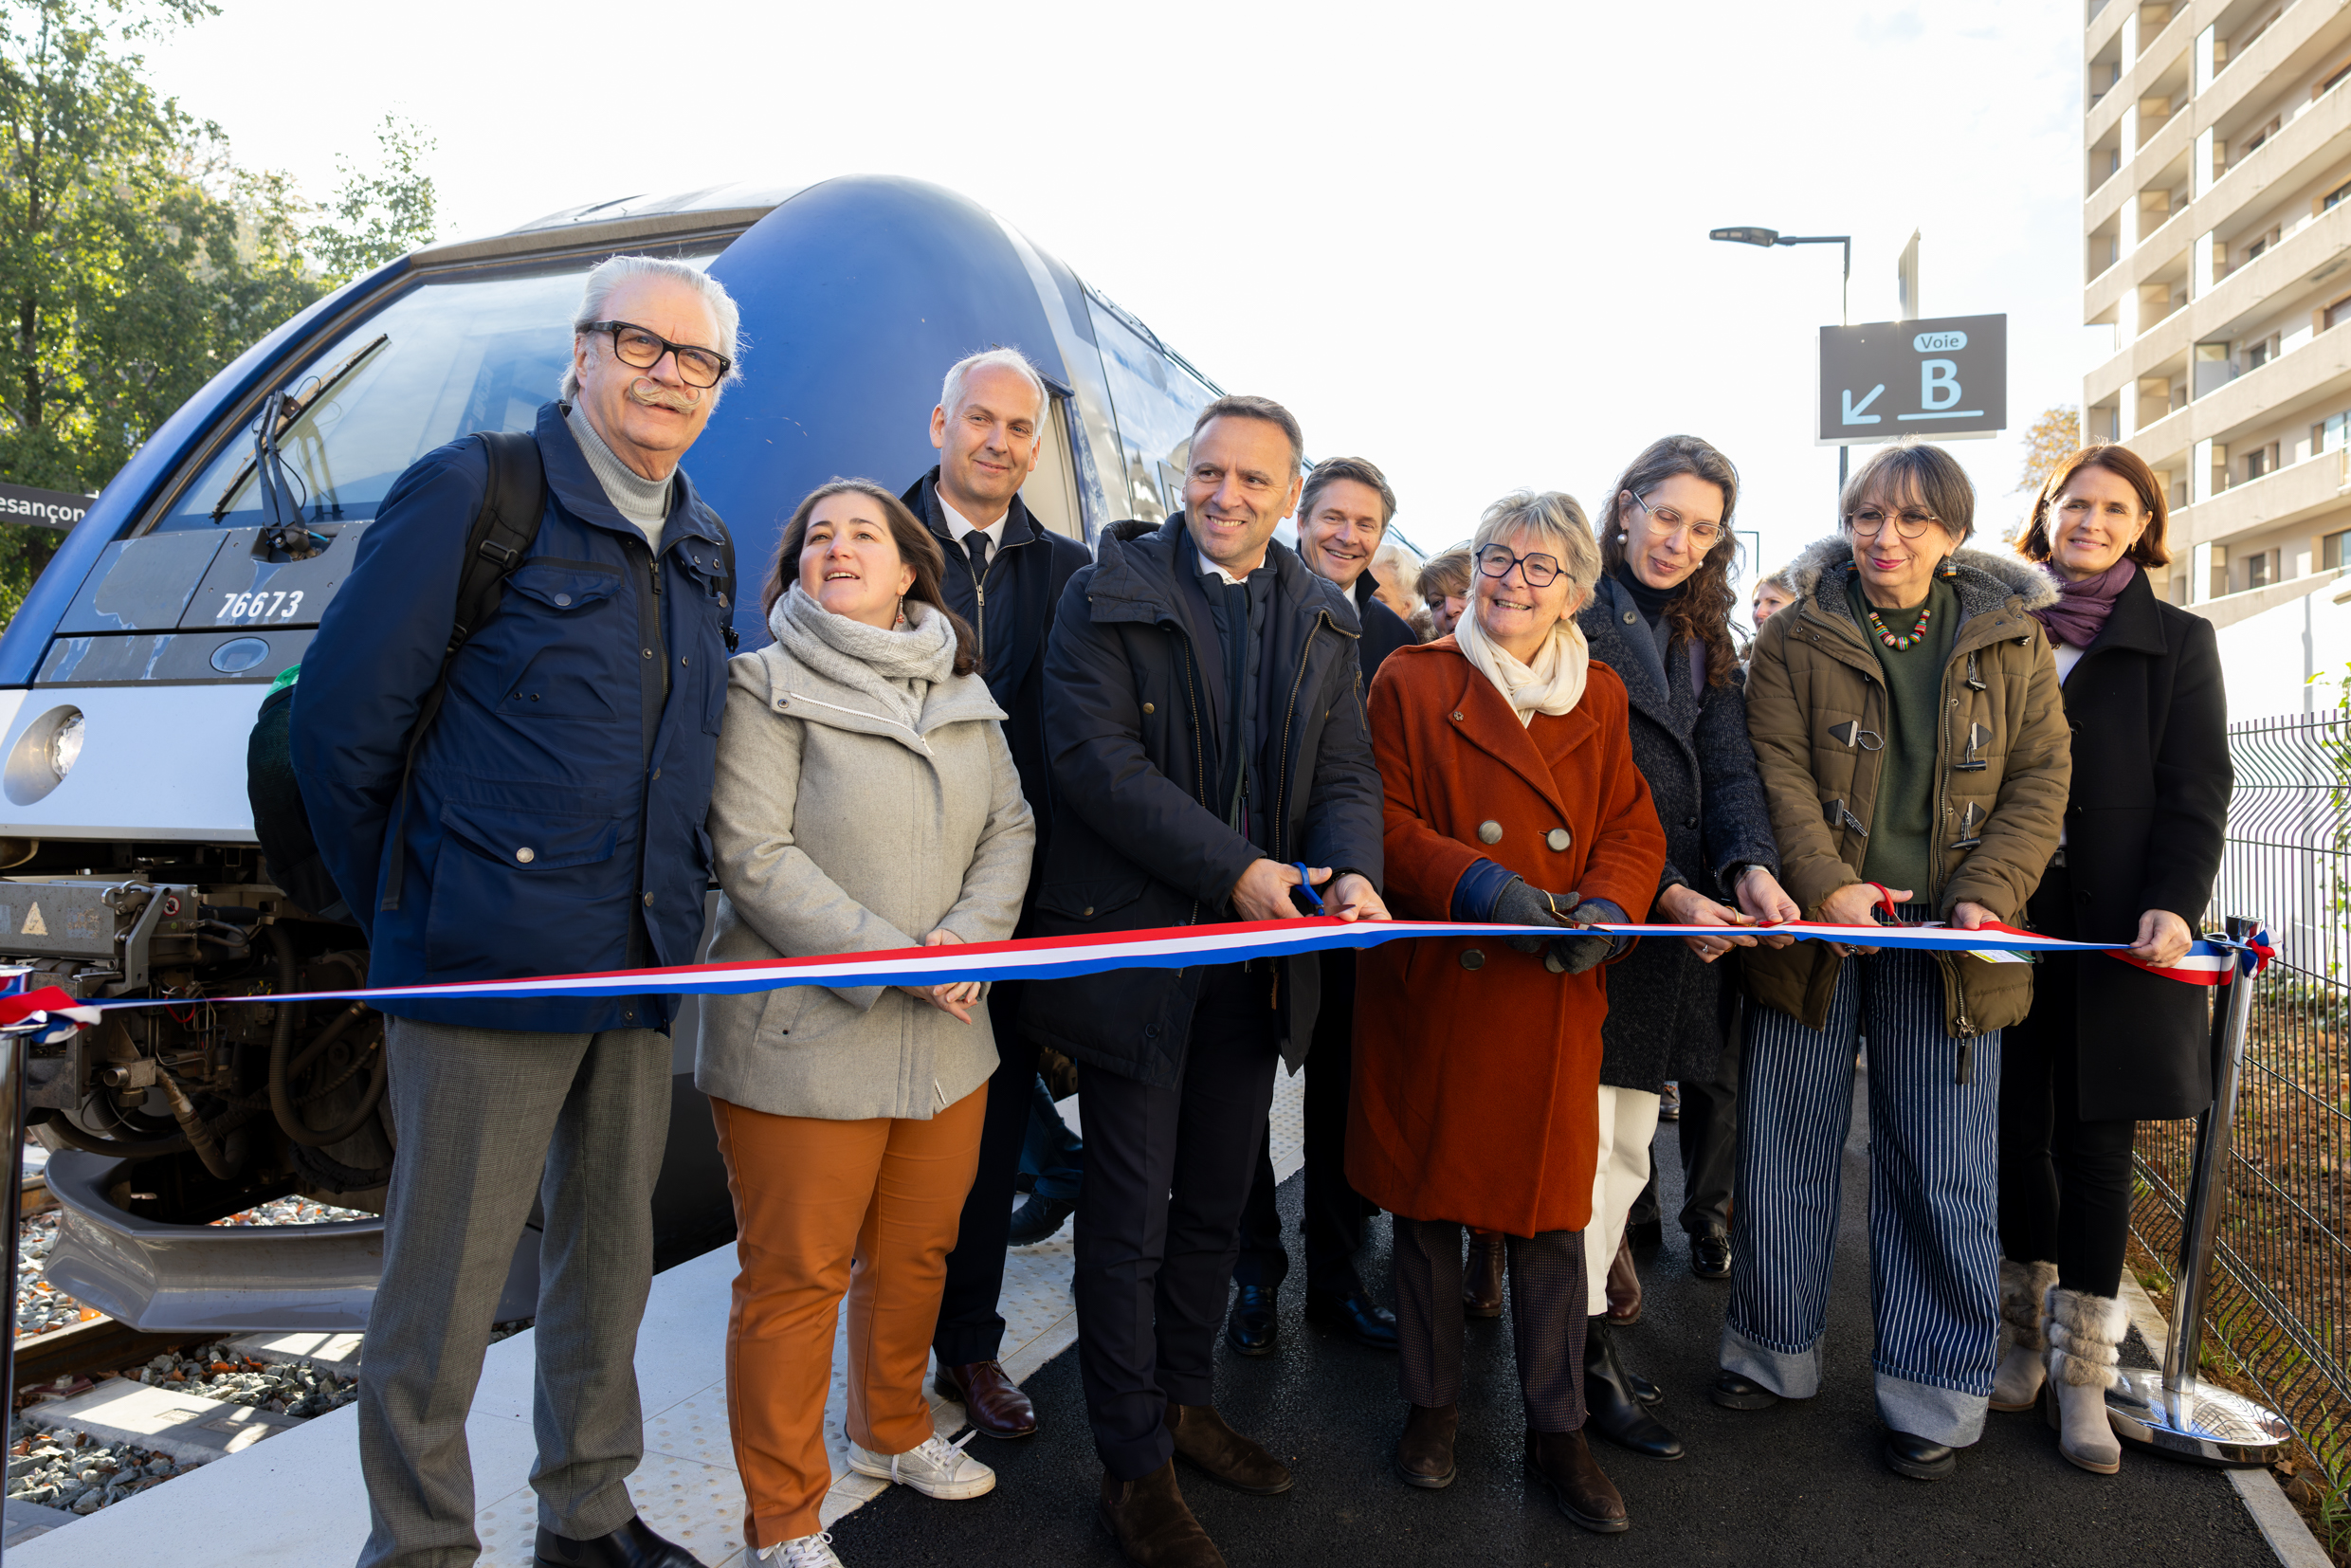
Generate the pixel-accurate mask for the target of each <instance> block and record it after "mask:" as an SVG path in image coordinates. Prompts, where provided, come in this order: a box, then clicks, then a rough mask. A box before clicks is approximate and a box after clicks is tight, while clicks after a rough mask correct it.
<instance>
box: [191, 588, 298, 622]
mask: <svg viewBox="0 0 2351 1568" xmlns="http://www.w3.org/2000/svg"><path fill="white" fill-rule="evenodd" d="M301 608H302V591H301V589H299V588H298V589H296V590H294V591H293V592H292V593H287V592H285V591H284V590H283V589H281V590H279V591H278V592H277V593H266V592H264V593H231V594H229V595H228V596H227V597H226V598H225V599H224V600H223V601H222V603H221V607H220V610H219V611H218V612H217V613H215V614H214V615H213V617H212V619H213V620H215V621H290V620H292V619H293V618H294V617H295V616H296V615H298V614H300V613H301Z"/></svg>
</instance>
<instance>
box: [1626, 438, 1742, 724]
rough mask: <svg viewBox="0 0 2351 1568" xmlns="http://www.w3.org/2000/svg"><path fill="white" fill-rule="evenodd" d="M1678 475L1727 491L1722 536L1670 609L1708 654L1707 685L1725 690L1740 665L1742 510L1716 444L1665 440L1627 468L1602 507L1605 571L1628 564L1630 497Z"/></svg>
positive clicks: (1735, 480)
mask: <svg viewBox="0 0 2351 1568" xmlns="http://www.w3.org/2000/svg"><path fill="white" fill-rule="evenodd" d="M1677 474H1687V475H1689V476H1690V477H1691V478H1692V479H1696V480H1702V481H1704V483H1708V484H1711V485H1713V486H1714V487H1715V488H1716V489H1718V490H1720V491H1722V538H1719V539H1717V540H1715V541H1714V545H1713V548H1711V549H1709V550H1708V551H1707V552H1706V554H1705V556H1704V557H1703V558H1702V559H1701V560H1700V561H1699V563H1698V570H1697V571H1695V572H1693V573H1691V574H1689V576H1688V577H1686V578H1685V579H1684V580H1683V584H1682V592H1681V593H1679V594H1678V595H1676V597H1675V598H1674V601H1673V602H1672V603H1671V604H1670V605H1668V606H1667V607H1666V624H1667V625H1668V626H1669V627H1671V628H1673V629H1674V630H1675V631H1678V632H1680V633H1681V634H1682V637H1683V638H1684V640H1685V641H1687V642H1690V643H1694V644H1697V645H1698V646H1699V647H1704V649H1705V650H1706V684H1708V685H1710V686H1726V685H1729V684H1730V683H1731V674H1732V672H1733V671H1735V670H1736V669H1738V667H1739V644H1738V640H1737V638H1736V637H1735V636H1734V635H1733V633H1732V631H1731V611H1733V610H1735V609H1737V608H1738V605H1739V595H1738V594H1737V593H1734V592H1732V589H1731V565H1732V563H1733V562H1734V561H1736V560H1737V559H1738V558H1739V536H1738V535H1736V534H1734V533H1732V532H1731V514H1732V513H1734V512H1736V511H1737V510H1738V509H1739V470H1738V469H1737V468H1736V467H1734V466H1733V465H1732V464H1731V460H1730V459H1729V458H1727V457H1724V456H1723V455H1722V452H1721V451H1719V450H1717V449H1716V447H1715V446H1714V444H1713V443H1712V442H1708V441H1702V440H1700V439H1699V438H1698V437H1696V436H1694V435H1668V436H1661V437H1659V438H1658V439H1657V440H1655V441H1652V442H1650V443H1649V446H1648V447H1645V448H1644V449H1643V450H1642V452H1641V455H1640V456H1639V457H1636V458H1634V459H1633V460H1632V461H1631V463H1629V464H1627V465H1625V471H1624V472H1623V473H1621V474H1619V475H1617V476H1616V486H1615V488H1614V489H1613V490H1611V491H1609V493H1608V503H1607V504H1606V505H1604V506H1602V507H1601V508H1600V569H1601V571H1603V572H1612V573H1613V572H1614V571H1615V570H1616V569H1617V568H1618V567H1620V566H1622V565H1623V564H1624V563H1625V546H1624V540H1623V538H1622V536H1623V534H1624V531H1625V525H1624V521H1623V518H1622V516H1621V513H1622V510H1623V507H1624V500H1625V496H1626V494H1627V493H1628V492H1630V493H1631V494H1632V495H1633V496H1635V497H1638V496H1640V495H1641V494H1642V492H1644V491H1647V490H1653V489H1655V488H1656V487H1657V486H1658V485H1660V484H1663V483H1665V482H1666V481H1668V480H1669V479H1671V478H1673V477H1674V476H1675V475H1677Z"/></svg>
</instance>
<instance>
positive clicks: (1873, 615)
mask: <svg viewBox="0 0 2351 1568" xmlns="http://www.w3.org/2000/svg"><path fill="white" fill-rule="evenodd" d="M1930 613H1932V611H1931V610H1930V608H1929V607H1928V606H1926V605H1921V606H1919V624H1918V625H1916V626H1914V627H1912V628H1911V629H1910V634H1909V635H1908V636H1907V637H1902V636H1897V635H1895V633H1894V630H1893V629H1892V628H1890V627H1888V626H1887V625H1886V623H1885V622H1884V621H1882V620H1880V619H1878V612H1877V611H1876V610H1875V609H1874V608H1873V609H1872V610H1871V611H1869V629H1870V630H1872V631H1874V632H1876V633H1877V634H1878V641H1879V642H1881V643H1884V644H1885V645H1886V647H1890V648H1892V649H1893V650H1894V651H1895V652H1897V653H1900V652H1901V651H1902V650H1903V649H1904V648H1906V647H1910V646H1911V645H1912V644H1913V643H1916V642H1917V641H1918V640H1919V639H1920V638H1922V637H1924V636H1925V635H1926V618H1927V616H1928V615H1929V614H1930Z"/></svg>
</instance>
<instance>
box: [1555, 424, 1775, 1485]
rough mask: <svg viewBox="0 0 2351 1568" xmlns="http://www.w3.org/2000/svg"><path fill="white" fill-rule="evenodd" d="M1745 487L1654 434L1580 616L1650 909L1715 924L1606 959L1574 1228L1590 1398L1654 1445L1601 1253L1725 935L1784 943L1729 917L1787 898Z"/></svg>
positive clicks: (1664, 1440)
mask: <svg viewBox="0 0 2351 1568" xmlns="http://www.w3.org/2000/svg"><path fill="white" fill-rule="evenodd" d="M1738 502H1739V471H1738V470H1737V469H1736V468H1734V467H1732V466H1731V462H1730V459H1728V458H1726V457H1724V456H1723V455H1722V453H1721V452H1719V451H1717V450H1715V448H1714V447H1711V446H1709V445H1707V444H1706V443H1705V442H1704V441H1701V440H1699V439H1698V438H1697V437H1696V436H1689V435H1669V436H1667V437H1665V438H1664V439H1662V440H1659V441H1656V442H1652V443H1651V444H1650V445H1649V447H1648V449H1646V450H1645V451H1643V452H1642V453H1641V455H1640V456H1638V457H1636V458H1634V459H1633V460H1632V463H1631V465H1630V466H1629V467H1627V468H1626V469H1625V471H1624V473H1623V474H1622V475H1621V476H1620V477H1619V478H1618V480H1617V482H1616V487H1615V489H1614V490H1613V491H1612V492H1611V493H1610V495H1609V499H1608V501H1607V503H1606V505H1605V506H1603V507H1602V508H1601V512H1600V520H1599V524H1598V530H1599V535H1600V561H1601V565H1602V568H1603V570H1602V572H1601V575H1600V581H1599V585H1598V587H1597V588H1596V589H1595V591H1594V593H1593V596H1592V602H1591V603H1590V604H1589V605H1587V606H1586V607H1585V609H1584V611H1583V613H1582V615H1581V616H1579V617H1578V624H1579V625H1580V626H1582V628H1583V630H1584V636H1585V638H1586V639H1587V640H1588V641H1589V642H1590V643H1591V645H1592V656H1593V658H1595V659H1596V660H1599V661H1601V662H1603V663H1605V664H1606V665H1608V666H1609V667H1610V668H1611V669H1613V670H1614V671H1616V673H1617V674H1618V675H1620V676H1622V677H1623V678H1624V683H1625V691H1626V695H1627V696H1628V697H1629V698H1630V700H1631V728H1632V759H1633V762H1634V764H1635V765H1636V766H1638V767H1639V768H1640V770H1641V774H1642V776H1643V777H1645V778H1646V779H1648V781H1649V796H1650V798H1651V800H1653V801H1654V802H1655V803H1656V807H1657V817H1658V821H1659V823H1660V825H1661V826H1663V827H1664V829H1665V830H1666V866H1665V869H1664V871H1663V872H1662V873H1660V875H1659V877H1658V883H1657V898H1656V902H1655V903H1653V904H1652V905H1651V907H1650V909H1649V919H1651V920H1655V921H1672V922H1674V923H1677V924H1687V925H1712V926H1721V927H1722V928H1723V932H1724V934H1723V935H1722V936H1721V937H1693V938H1688V939H1685V940H1683V941H1646V942H1642V943H1641V944H1639V945H1638V946H1637V947H1635V948H1634V949H1633V950H1632V951H1631V953H1629V954H1627V955H1626V956H1625V957H1624V959H1623V961H1622V962H1620V963H1618V964H1617V965H1616V966H1615V967H1614V968H1613V969H1612V970H1610V972H1609V977H1608V1019H1607V1022H1606V1023H1604V1024H1603V1025H1602V1026H1601V1030H1600V1045H1601V1056H1600V1163H1599V1171H1598V1173H1597V1175H1596V1176H1595V1180H1594V1191H1593V1205H1592V1229H1591V1231H1587V1232H1586V1233H1585V1240H1584V1260H1585V1265H1586V1267H1587V1270H1588V1272H1589V1274H1590V1284H1591V1301H1590V1306H1591V1312H1592V1322H1591V1323H1590V1325H1589V1331H1588V1332H1587V1334H1586V1336H1585V1340H1584V1365H1585V1373H1584V1398H1585V1401H1586V1404H1587V1406H1588V1408H1589V1409H1590V1411H1591V1422H1592V1425H1593V1427H1594V1429H1595V1431H1598V1432H1599V1433H1600V1434H1601V1435H1602V1436H1604V1437H1607V1438H1609V1439H1611V1440H1612V1441H1613V1442H1616V1443H1620V1444H1622V1445H1623V1446H1625V1447H1627V1448H1630V1449H1632V1450H1633V1451H1635V1452H1636V1453H1645V1454H1648V1455H1649V1456H1650V1457H1652V1458H1658V1459H1678V1458H1680V1457H1681V1455H1682V1444H1681V1440H1680V1439H1678V1438H1676V1437H1675V1436H1674V1435H1673V1434H1672V1433H1671V1432H1670V1431H1667V1430H1666V1428H1665V1427H1664V1426H1663V1425H1662V1424H1661V1423H1659V1422H1658V1420H1657V1419H1656V1417H1654V1416H1652V1415H1650V1414H1649V1412H1648V1411H1647V1410H1646V1409H1645V1408H1644V1401H1643V1397H1642V1396H1643V1395H1648V1394H1649V1392H1650V1391H1649V1386H1648V1385H1647V1383H1646V1380H1645V1379H1640V1378H1636V1377H1632V1375H1631V1374H1630V1373H1628V1372H1627V1371H1626V1370H1625V1368H1624V1365H1623V1362H1622V1359H1621V1358H1620V1357H1619V1355H1618V1352H1617V1350H1616V1347H1615V1345H1614V1343H1613V1341H1612V1340H1611V1338H1610V1323H1609V1320H1608V1318H1607V1311H1608V1301H1607V1291H1606V1285H1605V1280H1606V1274H1607V1270H1608V1267H1609V1265H1610V1263H1611V1262H1612V1261H1613V1260H1614V1259H1615V1257H1616V1254H1617V1251H1618V1249H1620V1248H1621V1247H1622V1246H1623V1242H1624V1232H1625V1219H1626V1215H1627V1213H1628V1212H1629V1211H1630V1210H1631V1206H1632V1204H1633V1201H1634V1200H1635V1199H1636V1198H1637V1197H1638V1196H1639V1195H1640V1193H1641V1189H1642V1188H1643V1187H1644V1186H1645V1185H1646V1184H1647V1183H1648V1181H1649V1142H1650V1140H1651V1139H1652V1138H1653V1137H1654V1136H1655V1134H1656V1131H1657V1112H1658V1098H1659V1090H1660V1089H1662V1088H1663V1087H1664V1085H1665V1083H1666V1081H1667V1080H1668V1079H1683V1080H1686V1081H1692V1082H1701V1081H1704V1080H1707V1079H1710V1078H1711V1077H1712V1076H1713V1075H1714V1069H1715V1065H1716V1059H1717V1058H1718V1057H1719V1056H1720V1055H1721V1053H1722V1021H1721V1018H1720V1009H1721V1005H1722V975H1720V974H1719V973H1718V972H1717V971H1716V970H1714V969H1713V968H1712V967H1711V966H1712V965H1713V963H1714V961H1715V960H1716V959H1717V958H1719V957H1722V955H1723V954H1725V953H1728V952H1729V951H1730V950H1731V949H1732V948H1733V947H1734V946H1752V945H1754V944H1755V942H1756V941H1758V940H1759V938H1757V937H1754V936H1751V935H1742V934H1740V933H1739V932H1738V929H1737V928H1738V927H1740V926H1741V925H1746V924H1752V923H1753V922H1754V921H1758V920H1765V921H1777V920H1792V919H1794V918H1795V915H1796V912H1797V911H1796V908H1795V903H1793V902H1792V901H1791V900H1790V899H1789V898H1788V896H1787V894H1786V893H1784V892H1782V891H1781V890H1780V886H1779V882H1778V871H1779V852H1778V850H1777V848H1775V847H1774V845H1773V842H1772V827H1771V815H1770V811H1769V810H1768V808H1767V807H1766V805H1765V803H1764V799H1763V784H1762V779H1761V777H1760V776H1759V775H1758V773H1757V770H1756V762H1755V748H1754V747H1753V746H1751V745H1750V744H1749V743H1748V740H1747V707H1746V697H1745V692H1744V688H1743V686H1742V685H1741V678H1740V670H1739V659H1738V649H1737V648H1736V647H1734V646H1733V644H1732V640H1731V630H1730V611H1731V607H1732V606H1733V605H1734V604H1736V603H1737V602H1738V600H1737V597H1736V595H1734V594H1733V593H1732V592H1731V586H1730V567H1731V561H1732V557H1733V556H1735V555H1736V553H1737V551H1738V543H1737V541H1736V539H1735V538H1733V537H1732V534H1731V529H1730V521H1731V512H1732V509H1733V508H1734V507H1735V506H1737V504H1738ZM1763 940H1769V941H1771V942H1773V943H1774V944H1775V945H1783V946H1784V945H1785V944H1786V943H1787V941H1788V940H1789V939H1788V938H1785V937H1778V938H1767V939H1763ZM1697 1245H1699V1238H1694V1240H1693V1246H1694V1247H1696V1246H1697ZM1702 1261H1703V1260H1702ZM1725 1262H1726V1263H1727V1257H1725ZM1722 1272H1724V1273H1728V1272H1729V1270H1728V1268H1727V1267H1724V1268H1723V1270H1722Z"/></svg>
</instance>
